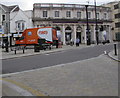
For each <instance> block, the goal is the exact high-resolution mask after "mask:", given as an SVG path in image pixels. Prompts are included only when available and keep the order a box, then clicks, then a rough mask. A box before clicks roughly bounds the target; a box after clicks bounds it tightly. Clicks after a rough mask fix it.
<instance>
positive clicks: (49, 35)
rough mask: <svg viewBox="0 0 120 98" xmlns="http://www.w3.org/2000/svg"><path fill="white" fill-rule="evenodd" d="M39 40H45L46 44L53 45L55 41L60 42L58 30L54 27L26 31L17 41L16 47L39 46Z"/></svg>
mask: <svg viewBox="0 0 120 98" xmlns="http://www.w3.org/2000/svg"><path fill="white" fill-rule="evenodd" d="M39 39H45V40H46V42H49V43H53V40H58V39H57V33H56V30H55V29H53V28H52V27H41V28H31V29H26V30H25V31H24V32H23V33H22V36H21V38H20V39H19V40H17V41H16V45H34V44H38V40H39Z"/></svg>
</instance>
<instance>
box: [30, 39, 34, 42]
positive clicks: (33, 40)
mask: <svg viewBox="0 0 120 98" xmlns="http://www.w3.org/2000/svg"><path fill="white" fill-rule="evenodd" d="M35 41H36V40H35V39H32V40H28V42H35Z"/></svg>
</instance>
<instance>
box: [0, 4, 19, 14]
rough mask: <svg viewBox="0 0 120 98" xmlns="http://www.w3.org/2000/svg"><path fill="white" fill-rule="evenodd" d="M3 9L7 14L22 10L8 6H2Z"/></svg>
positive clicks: (16, 6) (14, 6)
mask: <svg viewBox="0 0 120 98" xmlns="http://www.w3.org/2000/svg"><path fill="white" fill-rule="evenodd" d="M0 5H1V8H2V9H3V10H4V11H5V12H14V11H18V10H19V9H20V8H19V6H18V5H13V6H6V5H3V4H0Z"/></svg>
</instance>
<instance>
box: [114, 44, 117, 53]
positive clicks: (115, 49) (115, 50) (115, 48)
mask: <svg viewBox="0 0 120 98" xmlns="http://www.w3.org/2000/svg"><path fill="white" fill-rule="evenodd" d="M116 46H117V45H116V44H114V52H115V55H117V47H116Z"/></svg>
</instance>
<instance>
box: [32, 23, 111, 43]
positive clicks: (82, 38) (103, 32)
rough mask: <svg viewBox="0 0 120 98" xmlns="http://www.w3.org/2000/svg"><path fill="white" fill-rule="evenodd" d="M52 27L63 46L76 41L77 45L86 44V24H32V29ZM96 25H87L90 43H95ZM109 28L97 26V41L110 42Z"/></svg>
mask: <svg viewBox="0 0 120 98" xmlns="http://www.w3.org/2000/svg"><path fill="white" fill-rule="evenodd" d="M45 26H52V27H54V28H55V29H56V30H57V36H58V38H59V40H61V41H62V42H63V44H69V43H70V42H71V41H73V42H74V43H76V39H77V38H78V39H79V43H81V44H86V43H87V33H86V32H87V30H86V29H87V26H86V23H47V22H46V23H45V22H39V21H37V22H34V27H45ZM95 28H96V25H95V23H91V24H89V38H90V42H91V43H96V30H95ZM111 33H112V32H111V26H110V24H109V23H105V24H104V23H102V24H98V40H99V42H102V41H103V40H109V41H110V42H111V41H112V34H111Z"/></svg>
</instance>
